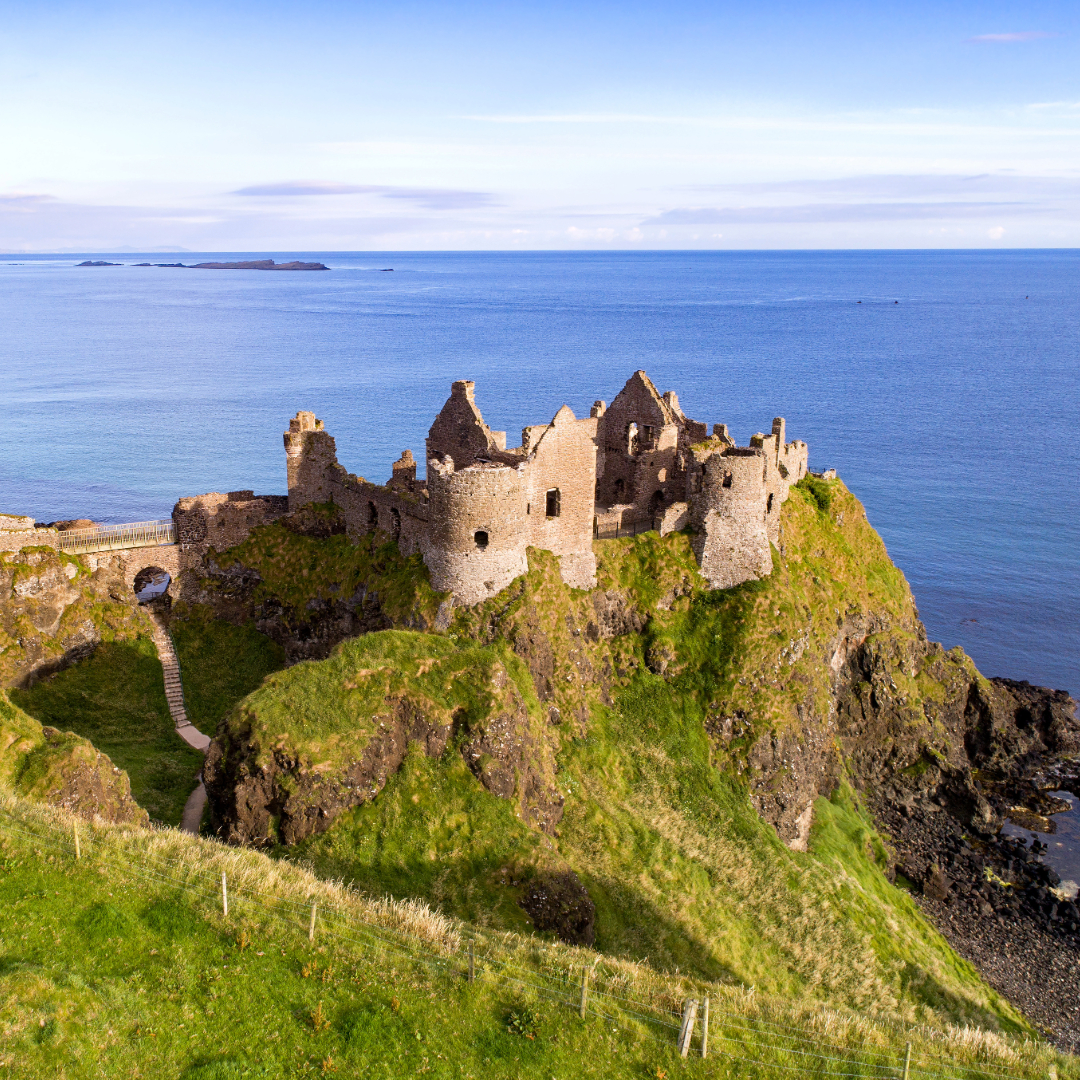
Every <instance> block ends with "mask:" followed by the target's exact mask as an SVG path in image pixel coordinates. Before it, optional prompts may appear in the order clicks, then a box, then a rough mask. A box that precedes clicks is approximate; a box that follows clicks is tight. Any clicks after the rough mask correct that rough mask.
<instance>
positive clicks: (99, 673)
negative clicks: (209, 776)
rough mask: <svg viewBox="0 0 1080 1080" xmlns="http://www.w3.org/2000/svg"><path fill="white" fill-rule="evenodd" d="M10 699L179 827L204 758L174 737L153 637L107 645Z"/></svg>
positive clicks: (152, 814) (156, 817) (141, 802)
mask: <svg viewBox="0 0 1080 1080" xmlns="http://www.w3.org/2000/svg"><path fill="white" fill-rule="evenodd" d="M11 699H12V701H14V702H15V704H16V705H18V706H19V707H20V708H22V709H24V710H25V711H26V712H28V713H29V714H30V715H31V716H32V717H34V719H35V720H38V721H39V722H40V723H42V724H47V725H50V726H51V727H55V728H59V729H60V730H61V731H73V732H75V734H76V735H81V736H82V737H83V738H85V739H89V740H90V742H92V743H93V744H94V746H95V747H97V749H98V750H100V751H101V752H102V753H103V754H107V755H108V756H109V757H110V758H111V759H112V761H113V763H114V764H115V765H116V766H118V767H119V768H121V769H123V770H124V771H125V772H126V773H127V774H128V776H129V777H130V778H131V793H132V795H133V797H134V798H135V801H136V802H137V803H138V804H139V805H140V806H141V807H143V808H144V809H145V810H147V811H148V812H149V814H150V817H151V818H152V819H154V820H155V821H160V822H164V823H165V824H167V825H177V824H179V822H180V817H181V815H182V813H183V809H184V802H185V801H186V800H187V797H188V796H189V795H190V794H191V789H192V788H193V787H194V786H195V783H196V778H197V776H198V774H199V770H200V769H201V768H202V761H203V755H202V754H201V753H200V752H199V751H198V750H194V749H192V748H191V747H190V746H188V745H187V743H185V742H184V741H183V740H182V739H181V738H180V737H179V736H178V735H177V734H176V730H175V726H174V725H173V721H172V718H171V717H170V715H169V706H168V702H167V701H166V700H165V684H164V681H163V677H162V672H161V662H160V661H159V660H158V658H157V650H156V649H155V648H154V643H153V642H152V641H150V640H149V639H148V638H145V637H139V638H135V639H134V640H130V641H112V642H103V643H102V644H101V645H99V646H98V647H97V648H96V649H95V650H94V652H93V653H92V654H91V655H90V656H89V657H87V658H86V659H85V660H81V661H79V662H78V663H77V664H73V665H72V666H71V667H68V668H64V669H63V670H62V671H59V672H57V673H56V674H55V675H51V676H49V677H48V678H45V679H42V680H41V681H40V682H38V683H35V684H34V686H32V687H31V688H30V689H29V690H12V691H11Z"/></svg>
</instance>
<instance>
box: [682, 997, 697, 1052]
mask: <svg viewBox="0 0 1080 1080" xmlns="http://www.w3.org/2000/svg"><path fill="white" fill-rule="evenodd" d="M697 1006H698V1003H697V999H696V998H687V999H686V1004H685V1005H684V1006H683V1014H682V1029H681V1030H680V1031H679V1057H686V1055H687V1054H688V1053H689V1052H690V1041H691V1039H693V1037H694V1021H695V1020H696V1019H697Z"/></svg>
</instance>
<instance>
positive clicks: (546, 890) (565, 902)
mask: <svg viewBox="0 0 1080 1080" xmlns="http://www.w3.org/2000/svg"><path fill="white" fill-rule="evenodd" d="M519 902H520V904H521V907H522V908H523V909H524V910H525V912H526V914H528V916H529V917H530V918H531V919H532V921H533V925H534V926H535V927H536V929H537V930H540V931H546V932H549V933H554V934H555V935H556V936H557V937H559V938H560V939H561V940H562V941H565V942H567V943H568V944H570V945H592V944H593V942H594V941H595V940H596V907H595V905H594V904H593V902H592V898H591V897H590V896H589V893H588V891H587V890H586V888H585V886H584V885H582V884H581V882H580V880H579V879H578V876H577V874H575V873H574V872H573V871H572V870H569V871H566V872H565V873H562V874H545V875H543V876H541V877H537V878H534V879H533V880H532V881H531V882H530V883H529V885H528V887H527V888H526V891H525V895H524V896H523V897H522V898H521V900H520V901H519Z"/></svg>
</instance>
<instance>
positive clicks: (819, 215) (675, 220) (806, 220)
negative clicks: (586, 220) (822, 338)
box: [641, 202, 1051, 226]
mask: <svg viewBox="0 0 1080 1080" xmlns="http://www.w3.org/2000/svg"><path fill="white" fill-rule="evenodd" d="M1050 209H1051V208H1050V207H1046V206H1037V205H1033V204H1029V203H1019V202H1017V203H1001V202H985V203H983V202H940V203H930V202H892V203H807V204H803V205H801V206H726V207H706V206H696V207H682V208H678V209H674V210H665V211H664V212H663V213H661V214H657V215H656V216H655V217H651V218H647V219H646V220H645V221H643V222H642V223H641V224H642V225H661V226H663V225H787V224H825V223H828V224H833V223H838V222H867V221H924V220H930V219H943V218H952V219H958V218H979V217H998V218H1000V217H1002V216H1004V215H1006V214H1007V215H1015V214H1045V213H1049V212H1050Z"/></svg>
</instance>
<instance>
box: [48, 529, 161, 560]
mask: <svg viewBox="0 0 1080 1080" xmlns="http://www.w3.org/2000/svg"><path fill="white" fill-rule="evenodd" d="M175 543H176V523H175V522H173V521H136V522H131V523H129V524H127V525H95V526H94V527H93V528H90V529H67V530H65V531H64V532H61V533H58V534H57V537H56V546H57V548H58V549H59V550H60V551H65V552H67V554H69V555H85V554H87V553H88V552H92V551H115V550H117V549H119V548H140V547H161V546H162V545H164V544H175Z"/></svg>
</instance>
